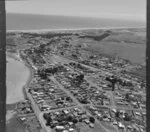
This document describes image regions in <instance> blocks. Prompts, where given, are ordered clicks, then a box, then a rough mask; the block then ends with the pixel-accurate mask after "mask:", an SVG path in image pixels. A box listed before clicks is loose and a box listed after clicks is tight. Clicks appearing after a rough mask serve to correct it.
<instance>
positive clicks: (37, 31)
mask: <svg viewBox="0 0 150 132" xmlns="http://www.w3.org/2000/svg"><path fill="white" fill-rule="evenodd" d="M136 28H138V29H140V28H141V29H142V28H146V27H145V26H139V27H104V28H99V27H97V28H61V29H33V30H32V29H31V30H28V29H27V30H19V29H18V30H7V32H8V33H9V32H10V33H11V32H18V33H20V32H23V33H27V32H31V33H46V32H59V31H83V30H109V29H136Z"/></svg>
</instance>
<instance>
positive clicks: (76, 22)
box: [6, 13, 146, 30]
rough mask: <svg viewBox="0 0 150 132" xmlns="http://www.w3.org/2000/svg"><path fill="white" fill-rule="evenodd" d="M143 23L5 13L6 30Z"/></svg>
mask: <svg viewBox="0 0 150 132" xmlns="http://www.w3.org/2000/svg"><path fill="white" fill-rule="evenodd" d="M145 26H146V22H144V21H133V20H132V21H131V20H120V19H119V18H118V19H106V18H94V17H73V16H54V15H35V14H15V13H6V29H7V30H40V29H81V28H110V27H145Z"/></svg>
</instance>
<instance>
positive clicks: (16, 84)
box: [6, 56, 30, 104]
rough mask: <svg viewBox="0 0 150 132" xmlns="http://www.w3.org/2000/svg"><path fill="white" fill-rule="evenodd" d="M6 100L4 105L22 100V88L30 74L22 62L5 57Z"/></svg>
mask: <svg viewBox="0 0 150 132" xmlns="http://www.w3.org/2000/svg"><path fill="white" fill-rule="evenodd" d="M7 61H8V63H7V77H6V79H7V97H6V98H7V99H6V104H14V103H17V102H19V101H21V100H24V94H23V86H24V85H25V84H26V82H27V80H28V78H29V75H30V72H29V69H28V68H27V67H26V66H25V65H24V64H23V62H21V61H19V60H17V59H14V57H13V58H12V57H10V56H7Z"/></svg>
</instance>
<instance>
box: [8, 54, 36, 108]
mask: <svg viewBox="0 0 150 132" xmlns="http://www.w3.org/2000/svg"><path fill="white" fill-rule="evenodd" d="M6 55H7V56H8V57H9V58H11V59H13V60H15V61H19V62H20V63H22V64H23V65H24V66H25V67H26V68H27V69H28V72H29V75H28V77H27V80H26V81H25V82H24V85H23V86H22V87H21V89H22V92H23V98H24V100H25V99H26V98H27V96H26V93H25V90H24V89H25V88H26V87H27V86H28V85H29V84H30V82H31V80H32V78H33V74H32V73H31V72H32V70H31V68H30V67H29V66H28V65H27V64H26V63H25V62H24V61H23V60H22V58H21V57H19V56H15V55H16V53H13V54H11V53H7V54H6ZM20 101H21V100H20ZM20 101H19V100H18V101H17V102H14V103H6V105H15V104H16V103H18V102H20Z"/></svg>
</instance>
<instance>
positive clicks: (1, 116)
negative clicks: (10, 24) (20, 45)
mask: <svg viewBox="0 0 150 132" xmlns="http://www.w3.org/2000/svg"><path fill="white" fill-rule="evenodd" d="M5 13H6V12H5V0H0V132H5V130H6V129H5V122H6V119H5V116H6V16H5Z"/></svg>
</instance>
